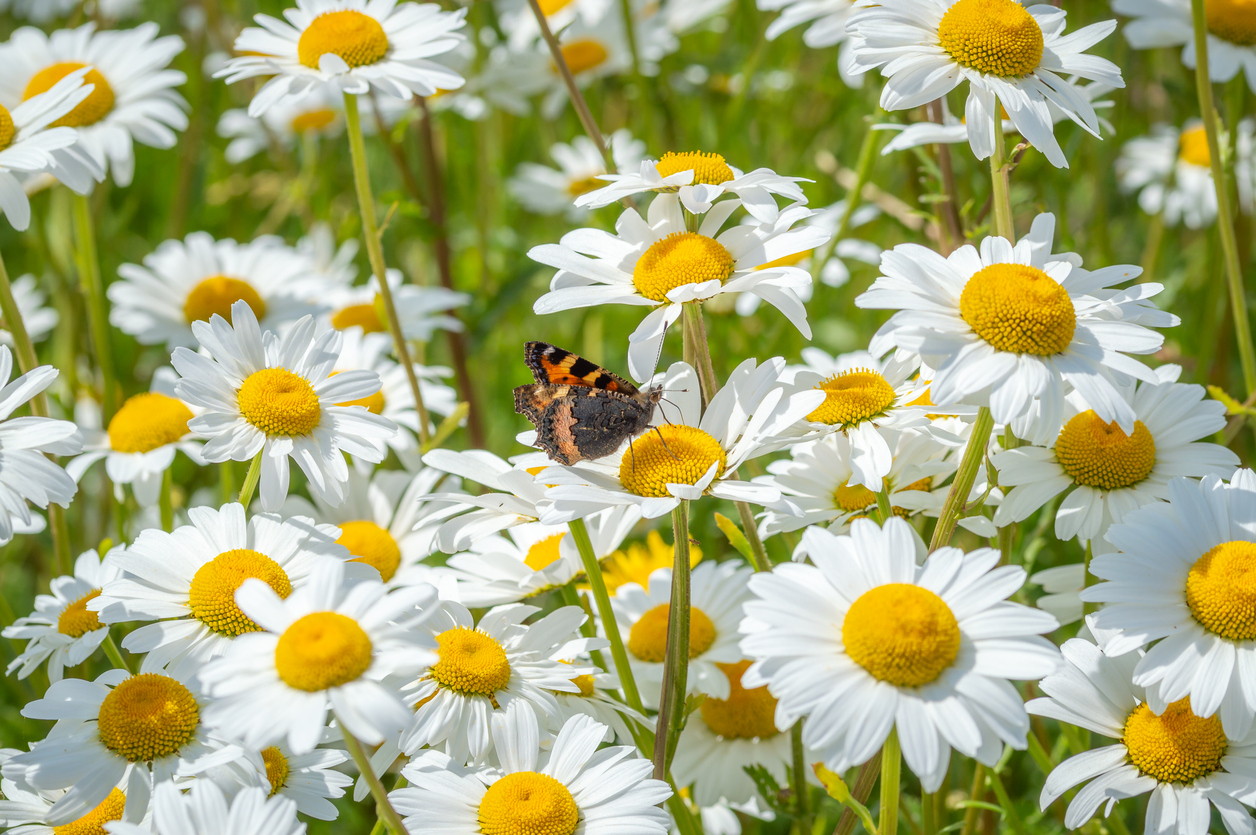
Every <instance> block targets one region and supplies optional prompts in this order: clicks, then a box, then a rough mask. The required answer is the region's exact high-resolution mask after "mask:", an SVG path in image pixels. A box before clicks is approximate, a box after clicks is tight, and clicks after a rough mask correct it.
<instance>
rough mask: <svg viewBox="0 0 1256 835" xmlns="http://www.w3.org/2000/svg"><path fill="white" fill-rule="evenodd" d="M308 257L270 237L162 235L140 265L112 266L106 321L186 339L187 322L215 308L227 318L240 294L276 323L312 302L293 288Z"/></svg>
mask: <svg viewBox="0 0 1256 835" xmlns="http://www.w3.org/2000/svg"><path fill="white" fill-rule="evenodd" d="M311 272H312V271H311V269H310V264H309V262H308V261H307V259H305V258H303V257H301V256H300V255H299V254H298V253H297V252H296V251H294V250H293V249H292V248H291V247H289V246H287V245H285V244H284V243H283V242H282V241H281V240H280V239H278V238H274V237H264V238H258V239H257V240H255V241H252V242H251V243H247V244H240V243H236V242H235V241H233V240H221V241H216V240H214V239H213V238H212V237H211V236H210V235H208V234H206V233H205V232H193V233H192V234H190V235H188V236H187V237H186V238H184V239H183V240H182V241H178V240H169V241H165V242H163V243H162V244H161V245H159V246H158V247H157V249H156V250H154V251H153V253H152V254H151V255H148V256H147V257H146V258H145V259H144V265H143V266H140V265H138V264H123V265H122V266H120V267H118V275H119V276H120V277H121V279H122V280H121V281H115V282H113V283H112V284H110V285H109V289H108V291H107V293H108V296H109V301H110V302H111V303H112V309H111V310H110V312H109V322H110V323H111V324H112V325H113V326H114V327H116V328H118V330H120V331H122V332H123V333H129V334H131V335H132V336H134V337H135V338H136V339H137V340H138V341H139V342H141V343H143V344H145V345H159V344H163V343H164V344H165V346H166V348H167V349H174V348H175V347H177V346H181V345H182V346H187V347H192V346H195V345H196V337H195V336H194V335H193V333H192V325H193V324H194V323H196V322H208V321H209V320H210V319H211V318H212V317H214V316H215V315H217V316H221V317H223V318H224V319H226V320H227V321H228V322H230V321H231V306H232V305H233V304H235V303H236V302H240V301H242V302H244V303H245V304H247V305H248V306H249V309H250V310H251V311H252V312H253V314H254V316H256V317H257V318H258V319H259V320H260V321H261V322H262V325H263V326H264V327H266V328H267V329H269V330H278V329H279V326H280V325H284V324H287V323H290V322H292V321H295V320H296V319H298V318H299V317H301V316H303V315H304V314H306V313H310V312H313V311H314V310H317V309H318V308H317V307H314V306H312V305H310V304H308V303H307V302H306V301H305V300H304V298H303V294H301V293H299V292H298V288H300V287H301V286H302V284H303V283H305V282H309V281H310V280H311V275H310V274H311Z"/></svg>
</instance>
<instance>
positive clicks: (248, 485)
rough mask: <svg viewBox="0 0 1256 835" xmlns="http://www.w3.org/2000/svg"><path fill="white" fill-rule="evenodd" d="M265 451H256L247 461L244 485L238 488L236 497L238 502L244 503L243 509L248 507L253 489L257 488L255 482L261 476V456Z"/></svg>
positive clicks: (251, 499) (246, 509)
mask: <svg viewBox="0 0 1256 835" xmlns="http://www.w3.org/2000/svg"><path fill="white" fill-rule="evenodd" d="M265 454H266V452H265V450H263V451H262V452H259V453H257V455H254V456H253V460H252V461H250V462H249V471H248V473H247V474H246V475H245V476H244V485H243V486H242V487H241V488H240V495H239V496H238V497H237V498H236V501H238V502H239V503H240V504H242V505H244V509H245V511H248V509H249V502H251V501H253V491H255V490H256V489H257V482H258V481H259V480H260V479H261V477H262V456H263V455H265Z"/></svg>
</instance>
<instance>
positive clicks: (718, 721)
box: [699, 661, 777, 739]
mask: <svg viewBox="0 0 1256 835" xmlns="http://www.w3.org/2000/svg"><path fill="white" fill-rule="evenodd" d="M715 666H717V667H719V668H720V669H721V670H723V671H724V675H726V676H728V698H727V699H713V698H711V697H710V696H708V697H707V698H706V700H705V701H704V702H703V703H702V706H701V707H700V708H699V710H700V711H701V712H702V721H704V722H706V726H707V727H708V728H710V729H711V732H712V733H716V734H719V735H720V736H722V737H724V738H725V739H756V738H758V739H766V738H768V737H770V736H775V735H776V733H777V730H776V719H775V716H776V699H775V698H773V697H772V694H771V693H769V692H768V688H767V687H752V688H750V689H749V690H747V689H746V688H744V687H742V686H741V676H742V674H743V673H745V672H746V668H747V667H749V666H750V662H749V661H738V662H737V663H736V664H720V663H718V662H717V663H716V665H715Z"/></svg>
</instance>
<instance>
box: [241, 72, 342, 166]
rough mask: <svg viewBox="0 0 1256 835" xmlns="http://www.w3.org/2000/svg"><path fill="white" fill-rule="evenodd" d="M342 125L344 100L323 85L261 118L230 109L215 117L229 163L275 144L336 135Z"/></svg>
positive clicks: (288, 146) (287, 144)
mask: <svg viewBox="0 0 1256 835" xmlns="http://www.w3.org/2000/svg"><path fill="white" fill-rule="evenodd" d="M344 127H345V125H344V103H343V101H341V99H340V96H339V94H338V93H337V91H335V90H333V89H329V88H328V87H327V86H326V85H317V86H314V87H311V88H310V89H309V90H307V91H306V92H305V93H304V94H303V95H300V96H293V97H290V98H287V99H285V100H284V101H282V102H281V103H279V104H277V105H275V106H273V107H271V108H270V109H269V110H267V111H266V112H265V113H263V114H262V115H261V116H260V117H254V116H250V115H249V114H248V111H246V110H238V109H231V110H228V111H226V112H224V113H223V114H222V116H220V117H219V119H218V135H219V136H221V137H222V138H223V139H227V140H230V141H229V142H228V143H227V147H226V149H225V150H224V151H223V156H224V157H225V158H226V160H227V162H229V163H231V164H232V165H238V164H239V163H241V162H244V161H245V160H247V159H251V158H252V157H255V156H257V155H258V154H260V153H264V152H266V151H269V150H270V149H271V148H272V147H274V146H275V144H276V143H277V144H278V146H279V147H281V148H284V149H287V150H292V149H293V148H295V147H296V146H297V145H298V144H299V143H300V142H301V141H302V140H303V139H305V138H306V137H316V138H319V139H331V138H335V137H337V136H339V135H340V134H341V133H343V132H344Z"/></svg>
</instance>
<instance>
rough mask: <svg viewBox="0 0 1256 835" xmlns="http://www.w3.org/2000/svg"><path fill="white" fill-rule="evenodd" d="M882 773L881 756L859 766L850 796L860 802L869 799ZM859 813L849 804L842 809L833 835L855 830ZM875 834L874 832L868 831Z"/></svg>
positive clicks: (841, 834)
mask: <svg viewBox="0 0 1256 835" xmlns="http://www.w3.org/2000/svg"><path fill="white" fill-rule="evenodd" d="M880 773H881V758H880V757H873V758H872V759H870V760H868V761H867V762H866V763H864V764H863V765H861V766H860V767H859V776H857V777H856V778H855V785H854V787H853V788H852V789H851V790H850V796H851V797H853V798H854V799H855V800H858V801H859V802H860V803H866V802H867V801H868V795H870V794H872V787H873V786H875V785H876V783H877V776H878V775H880ZM857 820H858V815H856V814H855V810H854V809H852V808H851V807H850V806H847V807H846V808H845V809H843V810H842V814H841V816H840V817H838V819H837V826H836V827H834V828H833V835H850V834H851V833H852V832H854V831H855V823H856V822H857ZM868 835H873V833H871V832H870V833H868Z"/></svg>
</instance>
